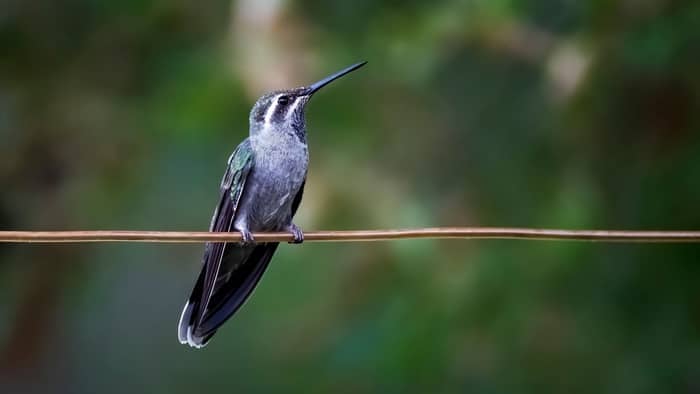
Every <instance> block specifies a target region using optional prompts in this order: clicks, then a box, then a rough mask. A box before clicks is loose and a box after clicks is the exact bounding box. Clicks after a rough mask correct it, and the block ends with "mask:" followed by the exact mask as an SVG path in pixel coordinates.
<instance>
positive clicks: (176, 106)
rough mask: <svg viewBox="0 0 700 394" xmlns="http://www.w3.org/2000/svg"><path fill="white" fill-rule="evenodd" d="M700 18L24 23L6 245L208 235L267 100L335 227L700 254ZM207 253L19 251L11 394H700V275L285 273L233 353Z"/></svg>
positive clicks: (638, 255) (7, 141)
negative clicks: (511, 229) (182, 324)
mask: <svg viewBox="0 0 700 394" xmlns="http://www.w3.org/2000/svg"><path fill="white" fill-rule="evenodd" d="M698 26H700V3H698V2H693V1H690V0H688V1H664V0H646V1H611V2H603V1H589V2H574V1H565V0H547V1H525V0H505V1H481V0H452V1H445V2H420V1H408V2H406V1H404V2H399V1H390V0H386V1H366V0H362V1H354V2H348V1H329V2H323V1H300V2H285V1H282V0H264V1H255V0H238V1H234V2H233V3H230V2H229V1H215V2H206V3H203V2H191V1H184V0H177V1H162V0H157V1H150V2H149V1H136V0H130V1H122V2H116V1H112V2H103V1H94V0H70V1H61V2H28V1H20V0H5V1H4V2H3V4H1V7H0V48H1V55H0V141H2V143H0V181H1V182H2V185H3V192H2V194H0V228H2V229H162V230H190V229H193V230H195V229H200V230H201V229H205V228H206V226H207V224H208V222H209V217H210V215H211V212H212V209H213V206H214V204H215V201H216V198H217V196H216V193H217V185H218V182H219V177H220V176H221V174H222V173H223V169H224V163H225V160H226V158H227V157H228V154H229V153H230V151H232V149H233V148H234V147H235V146H236V144H237V143H238V142H239V141H240V140H242V139H243V138H244V137H245V136H246V134H247V113H248V110H249V108H250V106H251V105H252V103H253V101H254V100H255V98H256V97H257V96H258V95H260V94H262V93H263V89H268V88H270V89H271V88H280V87H287V86H288V85H284V86H280V85H279V84H281V83H285V84H286V83H289V84H292V85H302V84H305V83H308V82H310V81H313V80H314V79H316V78H318V77H321V76H324V75H326V74H328V73H329V72H332V71H335V70H337V69H339V68H340V67H342V66H345V65H347V64H350V63H352V62H354V61H358V60H362V59H366V60H369V65H368V67H366V68H363V69H362V70H361V71H359V72H357V73H355V74H353V75H352V76H351V77H349V78H347V79H345V80H343V81H342V82H339V83H338V84H336V85H334V86H333V87H332V88H329V89H328V90H327V91H325V92H323V93H322V94H319V95H318V97H315V98H314V101H313V102H312V103H311V104H310V106H309V110H308V124H309V142H310V145H311V147H310V149H311V169H310V174H309V180H308V182H307V190H306V195H305V200H304V202H303V203H302V206H301V209H300V212H299V215H298V220H297V222H298V223H300V224H301V225H302V227H304V228H306V229H345V228H347V229H351V228H378V227H382V228H392V227H400V226H433V225H435V226H436V225H499V226H516V225H517V226H529V227H564V228H608V229H667V230H671V229H697V228H699V227H700V211H699V210H698V208H697V207H698V204H697V203H698V201H700V176H698V174H700V159H699V158H700V105H699V104H700V74H699V73H698V70H700V56H698V54H700V29H698ZM201 251H202V247H201V245H139V244H119V245H106V244H105V245H98V244H96V245H84V244H83V245H64V246H31V247H30V246H20V245H0V263H1V264H0V295H1V296H2V302H0V317H1V319H0V321H2V324H0V392H3V393H13V392H18V393H19V392H22V393H31V392H37V393H39V392H70V393H76V392H102V393H108V392H126V391H136V392H152V393H156V392H164V393H165V392H167V393H179V392H182V393H186V392H192V391H196V392H200V391H206V390H215V389H219V388H221V389H225V390H231V389H237V390H238V391H243V392H275V391H277V392H304V393H307V392H338V391H341V392H478V393H501V392H508V393H530V392H533V393H535V392H536V393H541V392H555V393H558V392H585V393H588V392H599V393H615V394H622V393H659V392H687V393H695V392H698V391H700V367H698V364H697V360H698V359H699V358H700V307H699V304H698V300H700V290H699V287H698V286H697V281H698V278H700V264H698V257H699V256H700V248H699V247H698V246H697V245H673V244H670V245H645V244H635V245H608V244H587V243H563V242H562V243H549V242H518V241H435V240H421V241H399V242H387V243H367V244H361V243H353V244H311V243H310V244H306V245H303V246H301V247H299V246H296V247H292V246H284V247H282V248H280V251H279V252H278V255H277V256H276V258H275V260H274V263H273V264H272V265H271V267H270V269H269V270H268V272H267V274H266V275H265V278H264V279H263V280H262V282H261V283H260V285H259V287H258V289H257V291H256V292H255V294H254V296H253V297H252V298H251V299H250V300H249V302H248V303H247V305H246V306H245V307H244V308H243V309H242V310H241V311H240V312H239V314H237V315H236V317H235V318H234V319H232V320H231V321H230V322H229V323H228V324H227V325H226V326H224V328H223V329H222V330H220V332H219V334H217V336H216V337H215V338H214V340H213V341H212V343H211V344H210V346H209V347H207V348H206V349H205V350H203V351H192V350H191V349H189V348H186V347H184V346H181V345H179V344H178V343H177V339H176V336H175V331H176V327H175V323H176V322H177V319H178V317H179V313H180V308H181V306H182V304H183V302H184V300H185V297H186V296H187V295H188V294H189V290H190V287H191V286H192V283H193V282H194V279H195V277H196V274H197V272H198V270H199V261H200V255H201Z"/></svg>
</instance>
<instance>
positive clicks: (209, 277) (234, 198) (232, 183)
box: [200, 138, 253, 319]
mask: <svg viewBox="0 0 700 394" xmlns="http://www.w3.org/2000/svg"><path fill="white" fill-rule="evenodd" d="M252 168H253V149H252V147H251V146H250V140H249V139H247V138H246V139H245V140H244V141H243V142H242V143H241V144H240V145H238V147H237V148H236V150H235V151H234V152H233V154H231V157H230V158H229V160H228V165H227V166H226V173H225V174H224V177H223V178H222V179H221V187H220V192H221V196H220V199H219V205H218V206H217V207H216V209H215V210H214V216H213V217H212V220H211V225H210V226H209V231H212V232H227V231H231V230H232V229H233V221H234V219H235V216H236V212H237V210H238V203H239V202H240V201H241V196H242V195H243V190H244V189H245V184H246V180H247V179H248V174H249V173H250V170H251V169H252ZM225 248H226V243H223V242H209V243H207V244H206V247H205V251H204V266H205V274H204V289H203V291H202V294H201V303H200V305H204V306H207V305H209V301H210V299H211V297H212V295H213V293H214V290H215V287H216V286H215V285H216V282H217V279H219V281H220V279H221V278H220V275H219V271H220V269H221V263H222V260H223V257H224V249H225ZM204 309H206V308H204ZM204 312H205V310H203V311H202V313H201V316H200V319H201V318H203V317H204Z"/></svg>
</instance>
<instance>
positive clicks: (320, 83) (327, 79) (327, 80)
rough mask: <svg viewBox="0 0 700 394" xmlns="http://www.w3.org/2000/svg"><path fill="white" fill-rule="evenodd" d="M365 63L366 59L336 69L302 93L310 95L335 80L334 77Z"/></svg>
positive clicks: (336, 77) (338, 76)
mask: <svg viewBox="0 0 700 394" xmlns="http://www.w3.org/2000/svg"><path fill="white" fill-rule="evenodd" d="M365 64H367V62H366V61H365V62H360V63H357V64H353V65H352V66H350V67H347V68H345V69H343V70H340V71H338V72H337V73H335V74H332V75H329V76H327V77H325V78H323V79H322V80H320V81H318V82H316V83H313V84H311V85H309V87H307V88H306V91H305V92H304V95H306V96H311V95H312V94H314V93H316V92H317V91H318V90H319V89H321V88H322V87H324V86H326V85H328V84H329V83H331V82H333V81H335V80H336V79H338V78H340V77H342V76H343V75H345V74H348V73H351V72H353V71H355V70H357V69H358V68H360V67H362V66H364V65H365Z"/></svg>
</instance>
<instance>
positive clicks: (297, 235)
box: [287, 223, 304, 244]
mask: <svg viewBox="0 0 700 394" xmlns="http://www.w3.org/2000/svg"><path fill="white" fill-rule="evenodd" d="M287 231H289V232H291V233H292V234H294V240H293V241H289V243H290V244H300V243H302V242H304V232H303V231H301V229H300V228H299V227H298V226H297V225H296V224H294V223H292V224H290V225H289V226H288V227H287Z"/></svg>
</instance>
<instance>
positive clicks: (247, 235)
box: [238, 229, 255, 245]
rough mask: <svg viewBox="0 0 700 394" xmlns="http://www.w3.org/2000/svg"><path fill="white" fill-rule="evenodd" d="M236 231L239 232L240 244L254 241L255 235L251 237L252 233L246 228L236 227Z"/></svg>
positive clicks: (248, 243)
mask: <svg viewBox="0 0 700 394" xmlns="http://www.w3.org/2000/svg"><path fill="white" fill-rule="evenodd" d="M238 231H239V232H240V233H241V245H250V244H252V243H255V237H253V234H252V233H251V232H250V231H248V229H238Z"/></svg>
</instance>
